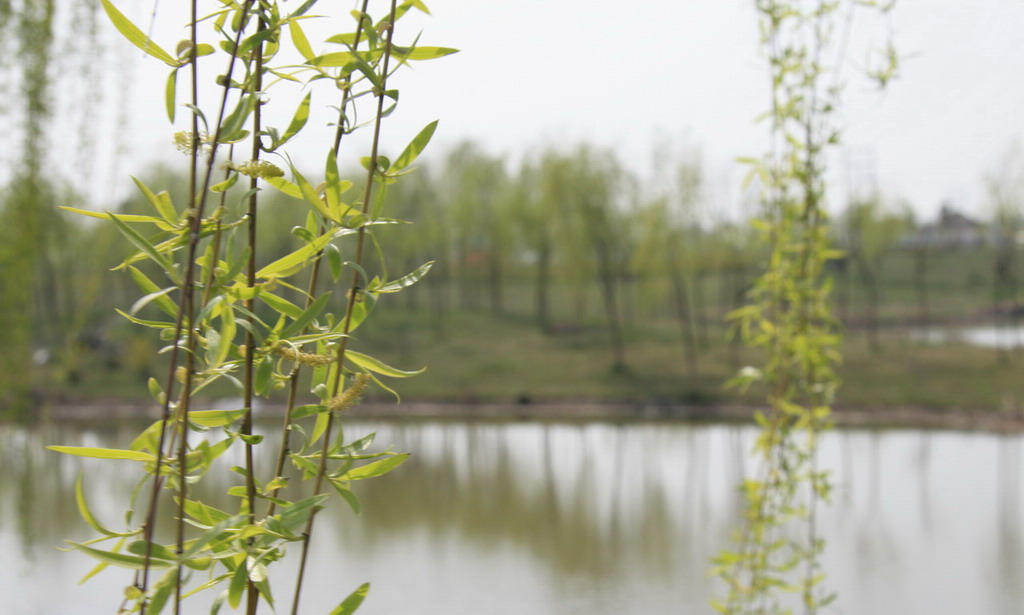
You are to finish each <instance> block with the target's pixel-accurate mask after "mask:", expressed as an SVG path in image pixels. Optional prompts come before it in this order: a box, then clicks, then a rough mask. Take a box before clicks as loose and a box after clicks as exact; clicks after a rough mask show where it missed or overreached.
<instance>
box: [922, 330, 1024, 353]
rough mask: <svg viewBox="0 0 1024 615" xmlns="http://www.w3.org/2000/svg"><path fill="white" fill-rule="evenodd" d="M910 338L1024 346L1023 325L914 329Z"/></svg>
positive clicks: (937, 341) (996, 345)
mask: <svg viewBox="0 0 1024 615" xmlns="http://www.w3.org/2000/svg"><path fill="white" fill-rule="evenodd" d="M910 339H912V340H914V341H918V342H924V343H926V344H948V343H951V342H962V343H964V344H969V345H971V346H979V347H981V348H1002V349H1004V350H1010V349H1013V348H1021V347H1024V327H1014V326H1005V327H998V326H991V325H990V326H981V327H959V328H930V329H915V330H913V331H911V332H910Z"/></svg>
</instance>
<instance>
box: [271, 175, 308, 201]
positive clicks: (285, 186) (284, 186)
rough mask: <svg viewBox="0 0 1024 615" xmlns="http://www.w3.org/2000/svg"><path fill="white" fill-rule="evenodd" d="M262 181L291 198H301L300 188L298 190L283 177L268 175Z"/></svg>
mask: <svg viewBox="0 0 1024 615" xmlns="http://www.w3.org/2000/svg"><path fill="white" fill-rule="evenodd" d="M264 181H266V182H267V183H268V184H270V185H271V186H273V187H275V188H277V189H278V190H280V191H281V192H283V193H285V194H287V195H288V196H290V197H292V198H293V199H301V198H302V190H299V187H298V186H296V185H295V184H293V183H291V182H290V181H288V180H287V179H285V178H283V177H268V178H266V179H265V180H264Z"/></svg>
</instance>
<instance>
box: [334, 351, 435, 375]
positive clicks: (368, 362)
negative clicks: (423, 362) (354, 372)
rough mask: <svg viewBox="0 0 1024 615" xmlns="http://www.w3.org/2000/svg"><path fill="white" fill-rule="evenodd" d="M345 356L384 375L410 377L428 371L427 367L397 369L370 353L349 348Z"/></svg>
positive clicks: (364, 367) (369, 369) (368, 369)
mask: <svg viewBox="0 0 1024 615" xmlns="http://www.w3.org/2000/svg"><path fill="white" fill-rule="evenodd" d="M345 357H346V358H348V360H349V361H352V362H353V363H355V364H356V365H358V366H359V367H361V368H363V369H365V370H367V371H371V372H375V373H378V374H380V375H382V376H390V377H392V378H408V377H410V376H418V375H420V374H422V373H423V372H425V371H427V368H425V367H423V368H421V369H418V370H416V371H404V370H401V369H397V368H394V367H391V366H390V365H387V364H386V363H384V362H383V361H381V360H379V359H375V358H373V357H371V356H369V355H365V354H363V353H361V352H356V351H354V350H347V351H346V352H345Z"/></svg>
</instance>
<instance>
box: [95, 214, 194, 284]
mask: <svg viewBox="0 0 1024 615" xmlns="http://www.w3.org/2000/svg"><path fill="white" fill-rule="evenodd" d="M107 215H108V217H109V218H110V219H111V220H113V221H114V224H115V225H116V226H117V229H118V230H119V231H121V234H122V235H124V236H125V237H127V238H128V241H130V242H131V243H132V245H134V246H135V247H136V248H138V249H139V251H140V252H142V253H143V254H145V255H146V256H147V257H149V258H150V259H151V260H153V261H155V262H156V263H157V264H158V265H160V267H161V268H162V269H163V270H164V273H166V274H167V276H168V277H170V278H171V279H172V280H175V279H176V277H177V276H176V275H175V273H174V267H173V266H172V264H171V260H170V259H169V258H168V257H167V255H166V254H162V253H161V252H160V251H159V250H157V248H156V247H155V246H154V245H153V244H151V243H149V241H148V240H147V239H146V238H145V237H143V236H142V235H141V234H139V232H138V231H136V230H135V229H133V228H132V227H130V226H128V225H127V224H125V223H124V222H122V221H121V220H119V219H118V218H117V216H116V215H114V214H111V213H108V214H107Z"/></svg>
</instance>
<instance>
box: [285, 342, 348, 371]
mask: <svg viewBox="0 0 1024 615" xmlns="http://www.w3.org/2000/svg"><path fill="white" fill-rule="evenodd" d="M274 353H275V354H278V355H280V356H282V357H284V358H286V359H291V360H292V361H295V362H296V363H301V364H302V365H309V366H312V367H323V366H325V365H330V364H331V363H333V362H334V357H332V356H330V355H326V354H313V353H311V352H302V351H301V350H295V349H294V348H289V347H288V346H277V347H276V348H274Z"/></svg>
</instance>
